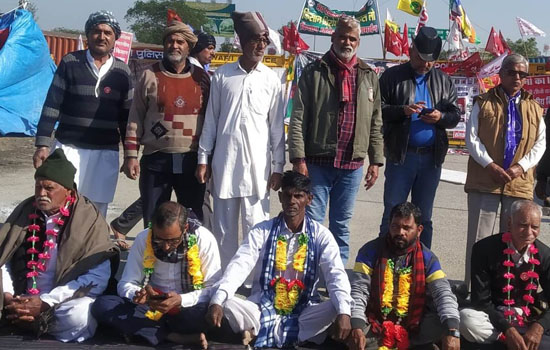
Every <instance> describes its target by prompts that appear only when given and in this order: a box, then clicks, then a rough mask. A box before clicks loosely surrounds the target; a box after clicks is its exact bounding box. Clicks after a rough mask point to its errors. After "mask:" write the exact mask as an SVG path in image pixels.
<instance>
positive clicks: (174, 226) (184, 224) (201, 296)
mask: <svg viewBox="0 0 550 350" xmlns="http://www.w3.org/2000/svg"><path fill="white" fill-rule="evenodd" d="M220 275H221V270H220V255H219V252H218V245H217V243H216V239H215V238H214V236H213V235H212V233H210V231H208V230H207V229H205V228H204V227H202V226H200V223H199V221H198V220H196V219H191V218H189V217H188V211H187V209H186V208H184V207H183V206H182V205H180V204H178V203H175V202H165V203H163V204H161V205H160V206H159V207H158V209H157V210H156V211H155V213H154V215H153V218H152V227H151V228H150V229H148V230H145V231H143V232H141V233H140V234H138V236H137V237H136V240H135V242H134V244H133V245H132V248H131V250H130V254H129V256H128V262H127V263H126V266H125V268H124V272H123V274H122V278H121V279H120V282H119V283H118V295H119V296H115V295H105V296H102V297H100V298H98V300H97V301H96V303H95V304H94V306H93V308H92V313H93V314H94V315H95V317H96V318H97V320H98V322H100V323H102V324H104V325H107V326H108V327H109V328H111V329H114V330H116V331H117V333H122V334H123V335H124V337H125V338H127V339H131V338H132V337H135V336H138V337H141V338H145V339H146V340H147V341H148V342H149V343H151V344H152V345H157V344H159V343H160V342H162V341H164V340H169V341H172V342H176V343H198V344H199V345H201V346H202V348H203V349H206V348H207V346H208V344H207V340H206V336H205V334H204V333H205V331H206V328H207V326H206V322H205V315H206V311H207V309H208V302H209V301H210V297H211V291H212V286H213V284H214V283H215V282H216V281H217V280H218V279H219V277H220Z"/></svg>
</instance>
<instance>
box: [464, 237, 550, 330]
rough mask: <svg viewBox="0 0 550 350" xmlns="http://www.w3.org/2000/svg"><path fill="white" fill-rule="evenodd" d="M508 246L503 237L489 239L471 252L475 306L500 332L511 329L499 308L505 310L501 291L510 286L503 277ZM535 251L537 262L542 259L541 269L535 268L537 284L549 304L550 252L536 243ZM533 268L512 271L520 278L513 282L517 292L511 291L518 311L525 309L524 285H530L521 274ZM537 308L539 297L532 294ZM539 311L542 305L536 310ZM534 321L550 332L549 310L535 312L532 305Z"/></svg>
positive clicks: (476, 245) (527, 266)
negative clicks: (537, 278) (536, 249)
mask: <svg viewBox="0 0 550 350" xmlns="http://www.w3.org/2000/svg"><path fill="white" fill-rule="evenodd" d="M506 247H507V246H506V243H504V242H502V234H497V235H492V236H489V237H486V238H484V239H482V240H480V241H478V242H477V243H476V244H474V247H473V248H472V294H471V300H472V306H473V307H474V308H475V309H477V310H479V311H483V312H485V313H487V315H489V319H490V320H491V323H492V324H493V326H494V327H495V328H496V329H498V330H499V331H501V332H504V331H506V330H507V329H508V328H510V327H511V325H510V324H509V323H508V320H507V319H506V318H505V317H504V315H503V314H502V312H501V311H499V310H498V309H497V308H498V307H499V306H503V305H504V304H503V300H504V299H505V297H506V295H505V294H504V293H503V292H502V288H503V287H504V286H505V285H506V284H507V283H506V280H505V279H504V277H503V274H504V273H505V272H506V268H505V267H504V266H503V265H502V262H503V261H504V257H505V255H504V254H503V252H502V251H503V250H504V249H505V248H506ZM535 247H537V248H538V250H539V252H538V253H537V254H536V255H535V258H537V259H539V261H540V265H538V266H536V267H535V272H537V273H538V274H539V276H540V277H539V281H538V284H539V285H540V287H541V288H542V295H543V296H544V298H545V299H546V300H550V248H548V246H546V245H545V244H544V243H542V242H541V241H539V240H538V239H537V240H535ZM530 268H531V264H525V263H524V264H523V265H522V266H521V267H520V268H519V269H516V268H513V269H512V273H514V274H515V275H516V276H517V277H516V278H515V279H514V281H513V285H514V286H515V288H514V289H513V290H512V291H511V293H510V294H511V298H512V299H514V300H515V301H516V305H515V306H516V307H520V306H524V305H525V302H524V301H523V300H522V297H523V295H524V294H525V285H526V284H527V283H528V282H529V281H528V280H527V281H524V280H523V279H522V278H521V273H522V272H524V271H526V270H527V269H530ZM532 296H533V297H534V298H535V305H538V302H539V295H538V294H537V293H533V294H532ZM537 308H538V309H539V310H540V305H538V306H537ZM530 309H531V311H532V314H531V317H529V318H528V321H534V320H536V321H537V322H538V323H540V325H541V326H542V327H543V328H544V331H547V330H548V329H550V312H549V310H548V309H546V310H541V313H540V314H538V311H537V312H535V311H536V310H535V308H534V307H533V305H532V304H531V306H530Z"/></svg>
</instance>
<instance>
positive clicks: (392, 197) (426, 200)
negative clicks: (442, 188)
mask: <svg viewBox="0 0 550 350" xmlns="http://www.w3.org/2000/svg"><path fill="white" fill-rule="evenodd" d="M384 175H385V177H386V181H385V182H384V215H383V217H382V223H381V224H380V235H383V234H385V233H386V232H388V228H389V220H390V212H391V210H392V208H393V207H394V206H396V205H397V204H401V203H403V202H405V201H407V197H408V196H409V193H411V202H412V203H413V204H414V205H416V206H417V207H419V208H420V210H421V211H422V225H423V226H424V231H422V233H421V235H420V241H421V242H422V243H424V245H425V246H426V247H428V248H430V247H431V246H432V234H433V226H432V210H433V205H434V199H435V191H436V190H437V185H439V179H440V177H441V167H437V166H436V165H435V161H434V157H433V153H431V152H430V153H426V154H418V153H412V152H407V155H406V157H405V162H404V163H403V164H399V163H392V162H388V163H387V165H386V170H385V172H384Z"/></svg>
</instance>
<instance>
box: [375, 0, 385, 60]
mask: <svg viewBox="0 0 550 350" xmlns="http://www.w3.org/2000/svg"><path fill="white" fill-rule="evenodd" d="M376 18H377V19H378V34H379V35H380V44H381V46H382V55H383V56H384V59H386V48H385V47H384V38H382V26H381V25H380V7H379V6H378V0H376Z"/></svg>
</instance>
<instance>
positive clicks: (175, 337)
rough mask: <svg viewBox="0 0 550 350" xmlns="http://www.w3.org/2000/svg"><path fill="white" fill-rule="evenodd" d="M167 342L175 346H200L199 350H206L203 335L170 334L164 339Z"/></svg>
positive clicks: (206, 342) (206, 343)
mask: <svg viewBox="0 0 550 350" xmlns="http://www.w3.org/2000/svg"><path fill="white" fill-rule="evenodd" d="M166 338H167V339H168V340H169V341H171V342H172V343H176V344H185V345H189V344H196V345H200V347H201V349H203V350H206V349H208V341H207V340H206V335H205V334H204V333H199V334H180V333H170V334H168V336H167V337H166Z"/></svg>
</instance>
